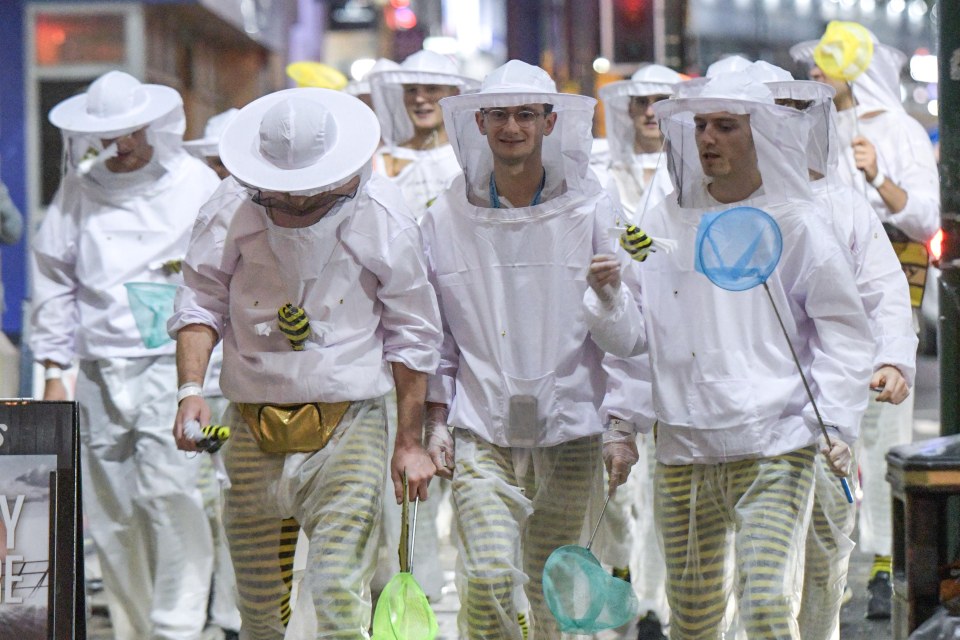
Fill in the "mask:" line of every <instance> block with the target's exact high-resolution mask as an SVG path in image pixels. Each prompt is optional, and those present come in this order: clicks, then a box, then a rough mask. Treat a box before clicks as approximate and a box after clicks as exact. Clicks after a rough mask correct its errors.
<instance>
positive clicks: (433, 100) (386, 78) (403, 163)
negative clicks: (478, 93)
mask: <svg viewBox="0 0 960 640" xmlns="http://www.w3.org/2000/svg"><path fill="white" fill-rule="evenodd" d="M369 78H370V80H369V81H370V94H371V97H372V98H373V107H374V111H376V113H377V119H378V120H379V121H380V127H381V130H382V135H383V142H384V145H383V148H381V149H380V151H379V152H377V154H376V156H375V158H374V165H373V167H374V171H375V172H377V173H381V174H383V175H385V176H387V177H389V178H391V179H392V180H393V181H394V182H396V183H397V185H398V186H399V187H400V189H401V190H402V191H403V198H404V200H405V201H406V203H407V206H409V207H410V210H411V211H413V215H414V216H416V218H417V220H419V219H420V218H422V217H423V214H424V212H425V211H426V210H427V207H429V206H430V203H431V202H433V201H434V199H435V198H436V197H437V196H438V195H440V193H441V192H442V191H443V190H444V189H446V188H447V186H448V185H449V184H450V182H451V181H452V180H453V178H454V177H455V176H457V175H458V174H459V173H460V166H459V165H458V164H457V160H456V156H455V155H454V152H453V148H452V147H451V146H450V141H449V139H448V137H447V135H448V134H447V131H446V129H445V127H444V123H443V113H442V112H441V110H440V104H439V100H440V99H441V98H444V97H447V96H454V95H458V94H461V93H464V92H465V91H470V90H473V89H475V88H476V82H475V81H473V80H471V79H469V78H467V77H465V76H463V75H461V74H460V70H459V69H458V68H457V65H456V63H455V62H453V60H451V59H450V58H448V57H447V56H444V55H440V54H439V53H436V52H433V51H426V50H423V51H418V52H417V53H414V54H413V55H411V56H410V57H408V58H407V59H406V60H404V61H403V62H402V63H400V66H399V68H397V69H387V70H386V71H378V72H375V73H370V75H369Z"/></svg>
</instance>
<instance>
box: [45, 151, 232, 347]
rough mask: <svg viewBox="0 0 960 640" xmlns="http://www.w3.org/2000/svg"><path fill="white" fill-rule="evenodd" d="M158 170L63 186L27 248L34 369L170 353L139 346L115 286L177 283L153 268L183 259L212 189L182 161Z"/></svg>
mask: <svg viewBox="0 0 960 640" xmlns="http://www.w3.org/2000/svg"><path fill="white" fill-rule="evenodd" d="M166 167H167V169H166V170H164V169H162V168H161V167H160V166H159V165H158V164H157V163H156V162H151V163H150V164H149V165H147V167H145V168H143V169H141V170H139V171H136V172H133V173H130V174H109V173H107V172H106V170H105V169H101V170H99V171H92V172H91V173H90V174H87V175H85V176H83V177H81V176H79V175H77V174H76V173H74V172H71V173H68V174H67V175H66V176H65V177H64V179H63V182H62V183H61V185H60V188H59V189H58V191H57V193H56V195H55V196H54V199H53V203H52V204H51V205H50V207H49V209H47V215H46V217H45V218H44V221H43V224H42V225H41V226H40V229H39V231H38V232H37V235H36V237H35V239H34V243H33V256H34V258H35V260H34V263H33V316H32V322H33V330H32V334H31V337H30V348H31V349H32V350H33V354H34V357H35V358H36V359H37V360H38V361H40V362H42V361H44V360H47V359H49V360H52V361H54V362H57V363H60V364H64V365H66V364H69V363H71V362H73V361H74V359H75V358H79V359H80V360H94V359H100V358H115V357H124V358H134V357H140V356H148V355H158V354H172V353H173V351H174V345H173V344H172V343H171V344H168V345H164V346H161V347H158V348H155V349H148V348H147V347H146V346H145V345H144V344H143V341H142V339H141V336H140V332H139V331H138V329H137V327H136V324H135V322H134V319H133V315H132V313H131V311H130V305H129V303H128V301H127V292H126V289H125V288H124V286H123V285H124V283H127V282H166V283H174V284H178V283H180V282H181V281H182V279H181V277H180V276H179V275H168V274H166V273H165V272H164V270H163V268H162V266H161V265H162V263H164V262H166V261H168V260H178V259H182V258H183V256H184V254H186V251H187V244H188V241H189V239H190V230H191V228H192V227H193V223H194V221H195V220H196V218H197V212H198V211H199V210H200V207H201V205H203V203H204V202H206V200H207V198H209V197H210V195H211V194H212V193H213V192H214V190H215V189H216V188H217V185H218V184H219V183H220V179H219V178H217V175H216V174H215V173H214V172H213V171H212V170H211V169H209V168H208V167H207V166H206V165H205V164H204V163H203V162H201V161H200V160H197V159H196V158H192V157H190V156H189V155H187V154H186V153H184V152H182V151H181V152H180V153H179V154H176V155H175V156H174V157H173V158H171V159H170V160H169V161H168V164H167V165H166ZM97 175H99V176H100V179H101V180H102V181H103V182H104V183H105V184H109V186H106V187H105V186H103V184H100V183H98V182H97Z"/></svg>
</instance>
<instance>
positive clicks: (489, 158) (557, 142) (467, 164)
mask: <svg viewBox="0 0 960 640" xmlns="http://www.w3.org/2000/svg"><path fill="white" fill-rule="evenodd" d="M596 102H597V101H596V100H594V99H593V98H589V97H587V96H581V95H575V94H570V93H557V90H556V85H555V84H554V82H553V80H552V79H550V76H549V75H548V74H547V72H546V71H544V70H543V69H540V68H539V67H533V66H531V65H528V64H526V63H524V62H520V61H518V60H511V61H509V62H507V63H506V64H505V65H503V66H501V67H500V68H498V69H496V70H494V71H493V72H492V73H491V74H490V75H488V76H487V78H486V79H485V80H484V82H483V87H482V88H481V89H480V91H479V92H477V93H472V94H462V95H459V96H451V97H449V98H444V99H443V100H441V101H440V106H441V107H442V108H443V120H444V123H445V124H446V129H447V136H448V137H449V139H450V144H452V145H453V150H454V152H455V153H456V155H457V161H458V162H459V163H460V166H461V167H462V168H463V172H464V174H465V175H466V180H467V190H468V192H469V193H478V194H486V193H487V191H488V185H489V180H490V173H491V172H492V171H493V154H492V153H491V151H490V146H489V144H488V142H487V138H486V136H484V135H483V134H481V133H480V129H479V127H478V126H477V122H476V117H475V114H476V113H477V112H478V111H479V110H480V109H481V108H510V107H518V106H521V105H525V104H551V105H553V112H554V113H556V114H557V122H556V125H555V126H554V129H553V132H552V133H551V134H550V135H548V136H544V138H543V166H544V169H545V171H546V185H545V186H544V192H545V193H550V192H551V191H553V190H554V189H555V188H556V187H557V185H558V184H559V183H560V182H561V181H564V182H566V188H567V190H572V191H576V192H578V193H582V194H584V195H591V194H594V193H598V192H599V191H600V184H599V183H598V182H597V179H596V177H595V176H594V174H593V172H591V171H590V168H589V164H590V148H591V145H592V144H593V135H592V129H593V111H594V105H596Z"/></svg>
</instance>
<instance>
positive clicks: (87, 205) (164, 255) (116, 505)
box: [30, 71, 218, 640]
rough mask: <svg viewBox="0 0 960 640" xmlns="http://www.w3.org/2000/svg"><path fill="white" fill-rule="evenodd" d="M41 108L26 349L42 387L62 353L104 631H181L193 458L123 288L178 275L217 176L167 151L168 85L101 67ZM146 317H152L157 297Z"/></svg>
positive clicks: (184, 631) (189, 565) (158, 634)
mask: <svg viewBox="0 0 960 640" xmlns="http://www.w3.org/2000/svg"><path fill="white" fill-rule="evenodd" d="M49 118H50V122H51V123H53V124H54V125H55V126H57V127H58V128H60V129H61V131H62V132H63V135H64V146H65V149H66V172H65V174H64V176H63V180H62V182H61V184H60V188H59V189H58V191H57V193H56V195H55V196H54V199H53V203H52V204H51V205H50V208H49V209H48V210H47V215H46V217H45V219H44V221H43V223H42V225H41V227H40V229H39V230H38V232H37V235H36V238H35V240H34V246H33V256H34V264H33V292H32V295H33V304H34V309H33V314H32V318H31V321H32V333H31V337H30V348H31V349H32V350H33V354H34V357H35V358H36V359H37V361H38V362H41V363H43V364H44V366H45V369H46V373H45V378H46V387H45V389H44V395H43V397H44V399H47V400H64V399H66V390H65V389H64V385H63V383H62V381H61V380H60V374H61V371H62V369H63V368H66V367H68V366H70V365H71V363H73V362H77V361H78V362H79V372H78V377H77V385H76V398H77V400H78V401H79V403H80V407H79V409H80V440H81V455H82V465H81V468H82V471H83V484H84V487H85V490H84V500H83V506H84V509H85V515H86V520H87V524H88V527H89V531H90V536H91V538H92V539H93V541H94V542H95V543H96V547H97V552H98V555H99V559H100V566H101V568H102V571H103V582H104V586H105V587H106V591H107V597H108V606H109V609H110V618H111V621H112V624H113V626H114V630H115V631H114V633H115V634H116V637H117V638H130V639H136V640H142V639H143V638H151V639H152V638H157V639H160V638H164V639H167V638H170V639H173V638H178V639H179V638H182V639H184V640H186V639H189V640H193V639H195V638H196V637H198V636H199V634H200V632H201V630H202V629H203V626H204V623H205V621H206V608H207V594H208V591H209V586H210V570H211V555H212V550H211V544H210V530H209V528H208V526H207V522H206V518H205V517H204V514H203V508H202V504H201V500H200V493H199V491H198V490H197V485H196V480H197V478H196V475H197V469H198V464H199V461H198V460H196V459H190V458H188V457H186V456H184V455H183V453H181V452H179V451H177V449H176V447H175V446H174V442H173V439H172V438H171V437H170V433H169V428H170V423H171V422H172V421H173V417H174V410H175V400H174V394H173V392H172V391H171V389H172V388H173V385H174V381H175V378H176V372H175V363H174V345H173V344H172V343H170V342H168V343H167V344H160V345H158V346H157V345H155V344H154V343H152V342H151V343H150V344H151V345H153V346H148V343H147V341H146V336H147V335H148V334H143V335H142V334H141V330H140V329H138V325H137V323H136V322H135V320H134V313H135V311H134V310H133V309H132V307H131V305H132V304H134V302H133V301H132V300H133V299H132V298H131V301H128V292H127V290H126V289H125V286H124V285H130V284H132V283H156V284H162V285H176V284H178V283H179V282H181V277H180V275H179V263H180V261H181V259H182V258H183V256H184V254H185V252H186V249H187V242H188V239H189V237H190V229H191V228H192V227H193V222H194V220H195V219H196V217H197V212H198V210H199V209H200V206H201V205H202V204H203V203H204V202H205V201H206V200H207V198H208V197H209V196H210V194H212V193H213V191H214V189H216V186H217V182H218V180H217V177H216V175H215V174H214V173H213V171H211V170H210V169H208V168H207V167H206V166H204V165H203V163H202V162H200V161H198V160H196V159H194V158H191V157H190V156H189V155H187V154H186V153H184V152H183V150H182V147H181V136H182V135H183V130H184V114H183V103H182V101H181V99H180V95H179V94H178V93H177V92H176V91H175V90H173V89H171V88H169V87H164V86H160V85H152V84H141V83H140V82H139V81H138V80H136V79H135V78H133V77H132V76H129V75H127V74H126V73H122V72H119V71H111V72H108V73H106V74H104V75H103V76H101V77H99V78H98V79H97V80H95V81H94V82H93V84H91V85H90V87H89V88H88V90H87V92H86V93H83V94H81V95H79V96H74V97H72V98H69V99H67V100H65V101H63V102H61V103H60V104H58V105H57V106H56V107H54V108H53V109H52V110H51V112H50V115H49ZM147 315H148V316H150V317H156V318H158V319H160V321H161V322H162V318H163V317H164V310H163V308H162V307H160V308H158V309H157V310H156V311H155V312H151V311H148V312H147ZM145 328H147V329H148V330H149V329H156V330H157V331H162V325H157V326H150V327H145ZM161 335H162V334H161Z"/></svg>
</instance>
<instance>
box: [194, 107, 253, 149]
mask: <svg viewBox="0 0 960 640" xmlns="http://www.w3.org/2000/svg"><path fill="white" fill-rule="evenodd" d="M238 113H240V110H239V109H227V110H226V111H224V112H223V113H218V114H217V115H215V116H213V117H212V118H210V119H209V120H207V125H206V126H205V127H204V128H203V137H202V138H197V139H196V140H184V141H183V148H184V149H186V150H187V152H188V153H190V155H192V156H195V157H197V158H200V159H201V160H202V159H203V158H207V157H213V156H216V155H217V154H218V153H219V152H220V151H219V147H220V135H221V134H222V133H223V132H224V130H225V129H226V128H227V125H228V124H230V121H231V120H233V117H234V116H236V115H237V114H238Z"/></svg>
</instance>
